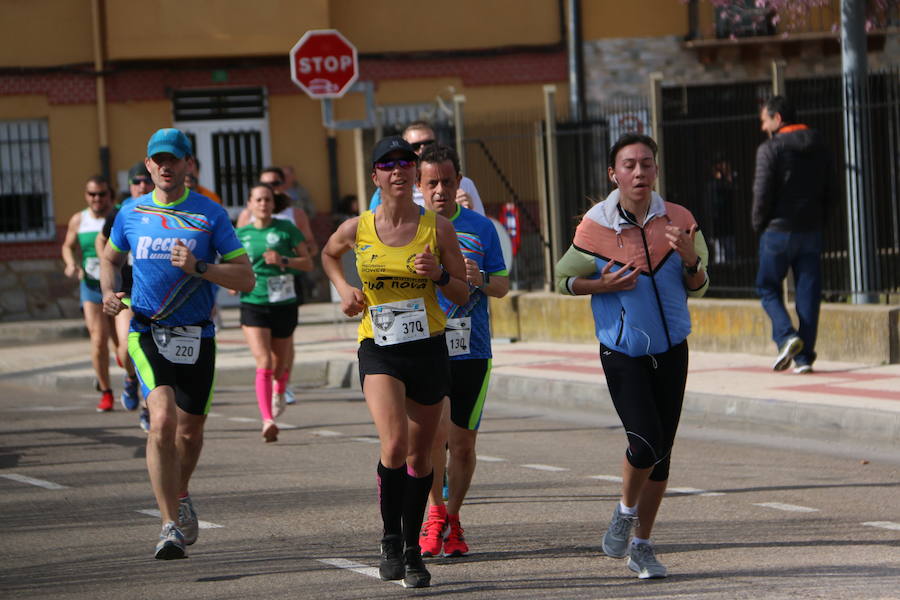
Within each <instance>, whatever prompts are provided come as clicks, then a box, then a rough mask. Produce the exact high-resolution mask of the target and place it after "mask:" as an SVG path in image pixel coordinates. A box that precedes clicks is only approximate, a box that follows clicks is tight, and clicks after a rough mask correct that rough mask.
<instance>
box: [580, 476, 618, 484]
mask: <svg viewBox="0 0 900 600" xmlns="http://www.w3.org/2000/svg"><path fill="white" fill-rule="evenodd" d="M588 479H599V480H600V481H611V482H613V483H622V478H621V477H618V476H616V475H588Z"/></svg>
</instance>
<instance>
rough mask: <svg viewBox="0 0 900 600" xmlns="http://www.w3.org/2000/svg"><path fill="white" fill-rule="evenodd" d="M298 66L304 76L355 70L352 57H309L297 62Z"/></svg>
mask: <svg viewBox="0 0 900 600" xmlns="http://www.w3.org/2000/svg"><path fill="white" fill-rule="evenodd" d="M297 66H298V67H299V68H300V72H301V73H303V74H309V73H321V72H322V71H327V72H329V73H337V72H338V71H346V70H347V69H352V68H353V57H352V56H309V57H304V58H300V59H298V60H297Z"/></svg>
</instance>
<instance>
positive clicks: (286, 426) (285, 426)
mask: <svg viewBox="0 0 900 600" xmlns="http://www.w3.org/2000/svg"><path fill="white" fill-rule="evenodd" d="M275 424H276V425H278V429H300V426H299V425H291V424H290V423H278V422H277V421H276V423H275Z"/></svg>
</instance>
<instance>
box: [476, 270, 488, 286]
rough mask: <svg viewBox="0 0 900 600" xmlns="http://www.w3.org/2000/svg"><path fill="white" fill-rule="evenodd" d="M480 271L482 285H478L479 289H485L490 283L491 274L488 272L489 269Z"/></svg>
mask: <svg viewBox="0 0 900 600" xmlns="http://www.w3.org/2000/svg"><path fill="white" fill-rule="evenodd" d="M478 272H479V273H481V285H480V286H478V287H479V289H484V288H486V287H487V284H489V283H490V282H491V274H490V273H488V272H487V271H481V270H479V271H478Z"/></svg>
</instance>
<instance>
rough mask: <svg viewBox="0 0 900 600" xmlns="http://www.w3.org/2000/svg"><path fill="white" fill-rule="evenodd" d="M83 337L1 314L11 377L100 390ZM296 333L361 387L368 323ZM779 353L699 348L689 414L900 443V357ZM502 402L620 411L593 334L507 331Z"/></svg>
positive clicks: (497, 363) (311, 362) (225, 348)
mask: <svg viewBox="0 0 900 600" xmlns="http://www.w3.org/2000/svg"><path fill="white" fill-rule="evenodd" d="M222 316H223V321H224V329H223V330H222V331H220V333H219V335H218V337H217V340H218V347H219V356H218V359H217V360H218V374H217V386H218V387H222V388H226V387H233V386H250V385H252V382H253V378H254V373H255V365H254V363H253V358H252V356H251V354H250V352H249V350H248V348H247V345H246V343H245V341H244V337H243V334H242V332H241V330H240V327H239V326H238V310H237V309H236V308H225V309H223V310H222ZM80 336H81V337H80ZM83 336H84V328H83V324H82V323H81V321H77V320H62V321H60V320H55V321H30V322H27V323H4V324H0V381H3V382H6V383H15V384H18V385H26V386H39V387H43V388H51V389H58V390H78V391H84V392H89V391H90V390H91V389H92V382H93V372H92V370H91V366H90V358H89V348H88V341H87V339H86V338H85V337H83ZM294 339H295V344H296V364H295V367H294V371H293V378H292V380H293V383H294V385H296V386H298V387H321V386H337V387H352V388H358V387H359V378H358V375H357V370H356V347H357V344H356V323H355V321H353V320H350V319H347V318H345V317H344V316H343V315H342V314H341V313H340V311H339V310H338V308H337V306H336V305H332V304H309V305H304V306H302V307H301V308H300V325H299V326H298V328H297V332H296V333H295V336H294ZM771 361H772V357H769V356H757V355H750V354H735V353H732V354H725V353H712V352H692V353H691V367H690V373H689V376H688V382H687V391H686V394H685V405H684V418H685V420H690V421H691V422H692V423H694V424H701V425H702V424H704V423H710V424H717V425H720V424H723V423H724V424H726V425H727V426H732V427H739V428H746V429H756V430H762V431H767V432H770V431H778V432H781V433H789V434H791V435H796V436H798V437H811V438H818V439H826V440H829V441H833V442H835V443H839V442H842V441H848V442H854V443H864V444H873V445H877V446H880V447H882V448H885V449H889V450H890V449H896V450H900V365H896V364H895V365H865V364H859V363H853V362H849V361H848V362H825V361H818V362H816V371H815V372H814V373H812V374H809V375H794V374H793V373H792V372H791V371H786V372H783V373H774V372H773V371H772V370H771ZM111 373H112V375H113V385H114V388H115V389H116V391H117V392H118V391H120V387H121V370H120V369H118V368H117V367H115V365H113V367H112V369H111ZM491 401H495V402H503V403H508V404H514V405H520V406H522V405H527V406H530V407H532V408H536V409H540V408H541V407H544V408H553V409H558V410H573V411H581V412H590V413H592V414H597V415H606V416H610V417H613V416H614V415H615V413H614V411H613V408H612V403H611V402H610V401H609V395H608V393H607V390H606V383H605V381H604V379H603V375H602V370H601V368H600V360H599V358H598V356H597V347H596V345H593V344H555V343H541V342H516V343H504V342H503V341H500V340H497V341H495V343H494V361H493V375H492V378H491V387H490V392H489V400H488V407H489V406H490V402H491Z"/></svg>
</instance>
